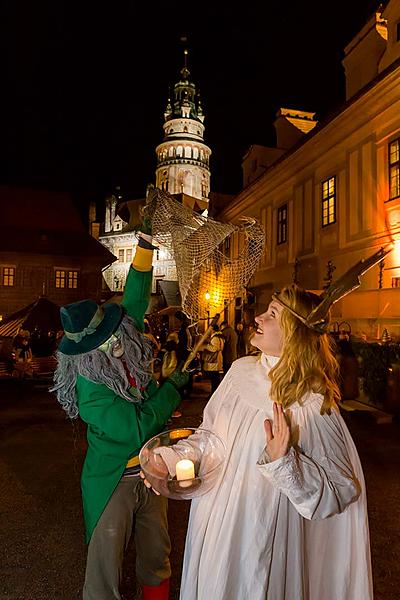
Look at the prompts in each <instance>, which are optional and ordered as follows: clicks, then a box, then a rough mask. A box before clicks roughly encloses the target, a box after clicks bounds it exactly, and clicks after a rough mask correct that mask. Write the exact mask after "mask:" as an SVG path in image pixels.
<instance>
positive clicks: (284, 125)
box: [274, 108, 318, 150]
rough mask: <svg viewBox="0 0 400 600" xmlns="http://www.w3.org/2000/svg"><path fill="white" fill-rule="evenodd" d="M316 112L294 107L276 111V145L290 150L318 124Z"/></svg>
mask: <svg viewBox="0 0 400 600" xmlns="http://www.w3.org/2000/svg"><path fill="white" fill-rule="evenodd" d="M314 115H315V113H313V112H307V111H305V110H297V109H292V108H280V109H279V110H278V112H277V113H276V119H275V122H274V127H275V130H276V147H277V148H279V149H282V150H290V148H292V147H293V146H294V145H295V144H297V142H298V141H299V140H300V139H301V138H302V137H303V136H304V135H305V134H307V133H309V132H310V131H311V130H312V129H314V127H315V126H316V125H317V123H318V121H315V120H314Z"/></svg>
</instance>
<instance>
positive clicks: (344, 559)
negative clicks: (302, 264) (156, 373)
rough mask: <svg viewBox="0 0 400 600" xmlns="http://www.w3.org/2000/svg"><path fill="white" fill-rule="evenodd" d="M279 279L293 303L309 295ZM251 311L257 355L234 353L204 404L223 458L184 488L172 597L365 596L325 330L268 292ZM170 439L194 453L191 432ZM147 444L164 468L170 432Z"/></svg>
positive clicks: (352, 468) (357, 474)
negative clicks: (213, 472) (197, 485)
mask: <svg viewBox="0 0 400 600" xmlns="http://www.w3.org/2000/svg"><path fill="white" fill-rule="evenodd" d="M285 290H289V291H286V292H285ZM285 290H283V291H282V292H281V294H280V296H279V297H280V298H281V299H282V298H283V299H284V300H285V301H286V302H287V303H288V304H287V306H288V305H289V304H290V305H291V306H292V308H294V309H295V310H296V311H299V312H300V313H302V314H303V315H306V314H307V311H310V310H311V309H312V307H313V306H314V305H315V303H316V302H317V300H316V299H317V298H318V297H316V296H315V295H314V294H310V293H308V292H302V291H301V290H300V288H298V287H297V286H294V285H292V286H289V287H288V288H285ZM290 290H291V291H290ZM283 313H284V314H283ZM256 322H257V324H258V329H257V332H256V334H255V336H254V338H253V341H252V343H253V345H254V346H256V347H258V348H259V349H260V350H261V351H262V352H263V353H262V355H261V357H255V356H248V357H244V358H241V359H239V360H237V361H235V362H234V363H233V365H232V367H231V369H230V370H229V372H228V373H227V375H226V376H225V378H224V379H223V381H222V383H221V385H220V386H219V388H218V389H217V391H216V392H215V393H214V395H213V396H212V397H211V399H210V401H209V402H208V404H207V406H206V408H205V411H204V419H203V423H202V425H201V427H202V428H205V429H209V430H212V431H213V432H215V433H216V434H217V435H219V436H220V437H221V439H222V440H223V441H224V443H225V445H226V463H225V467H224V471H223V473H222V475H221V477H220V479H219V481H218V483H217V484H216V485H215V487H214V488H213V489H212V490H211V491H210V492H208V493H207V494H206V495H204V496H201V497H199V498H197V499H194V500H192V504H191V510H190V518H189V526H188V532H187V538H186V546H185V554H184V564H183V574H182V583H181V592H180V599H181V600H371V599H372V597H373V592H372V577H371V563H370V546H369V532H368V517H367V505H366V493H365V484H364V477H363V473H362V468H361V465H360V461H359V458H358V454H357V450H356V448H355V445H354V442H353V440H352V438H351V436H350V433H349V431H348V429H347V426H346V424H345V423H344V421H343V419H342V417H341V415H340V413H339V410H338V409H337V406H336V403H335V399H337V397H338V388H337V385H336V384H335V383H334V382H332V381H331V379H332V377H333V371H334V370H335V368H334V367H335V359H334V357H333V354H332V353H331V351H330V349H329V342H328V339H327V336H326V334H322V335H321V334H320V333H316V332H314V331H311V330H309V329H308V328H306V326H305V325H304V324H303V323H301V321H299V319H297V318H296V317H295V316H294V315H293V311H292V314H291V313H290V312H289V311H288V310H285V309H284V308H283V306H282V305H281V304H280V302H278V301H277V300H276V299H275V300H273V301H272V302H271V304H270V306H269V308H268V310H267V312H266V313H264V314H263V315H260V316H259V317H257V318H256ZM313 353H314V355H313ZM293 357H294V358H293ZM310 359H312V360H310ZM307 365H308V366H307ZM279 368H280V371H279ZM270 372H271V377H270V376H269V375H270ZM282 373H286V379H285V378H283V377H282ZM299 373H301V375H299ZM285 382H286V383H285ZM274 385H275V388H274ZM305 390H306V391H305ZM299 392H301V395H300V396H299V397H300V402H298V401H297V400H293V399H294V398H296V394H298V393H299ZM321 392H322V393H321ZM277 393H278V394H279V397H278V398H277ZM279 399H280V403H279V404H278V403H274V400H279ZM283 408H285V409H286V410H285V413H284V412H283ZM289 427H290V432H289ZM289 433H290V442H289ZM192 438H193V439H192ZM181 443H184V444H185V445H186V444H188V443H189V444H192V446H193V459H194V460H196V458H198V457H196V440H195V435H194V436H192V437H191V438H189V439H188V440H187V441H185V442H181ZM159 452H160V453H161V454H162V456H163V458H164V461H165V463H166V465H167V467H168V469H169V471H170V473H171V475H174V474H175V465H176V462H177V461H178V460H179V459H180V458H181V456H180V455H179V444H178V445H177V446H174V448H167V449H165V448H163V449H160V450H159ZM185 457H186V458H187V456H185Z"/></svg>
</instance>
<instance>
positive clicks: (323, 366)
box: [269, 284, 340, 414]
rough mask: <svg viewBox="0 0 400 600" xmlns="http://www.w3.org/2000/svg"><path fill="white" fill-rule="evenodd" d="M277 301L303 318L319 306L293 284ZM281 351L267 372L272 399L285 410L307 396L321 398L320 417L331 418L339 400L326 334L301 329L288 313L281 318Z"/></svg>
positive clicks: (314, 297) (335, 369)
mask: <svg viewBox="0 0 400 600" xmlns="http://www.w3.org/2000/svg"><path fill="white" fill-rule="evenodd" d="M279 298H280V299H282V301H283V302H284V303H285V304H286V305H287V306H289V307H290V308H291V309H293V310H294V311H296V312H297V313H298V314H300V315H301V316H303V317H306V316H307V315H308V314H309V313H310V311H311V310H312V309H313V308H314V307H315V306H317V305H318V303H319V297H318V296H317V295H316V294H313V293H312V292H307V291H305V290H303V289H302V288H300V287H299V286H297V285H295V284H291V285H288V286H286V287H285V288H283V290H282V291H281V292H280V294H279ZM280 324H281V328H282V333H283V347H282V353H281V358H280V360H279V362H278V363H277V364H276V365H275V367H274V368H273V369H271V371H270V374H269V376H270V379H271V381H272V386H271V397H272V399H273V400H275V401H276V402H278V403H280V404H282V406H283V407H284V408H288V407H289V406H291V405H292V404H294V403H295V402H299V403H300V404H301V399H302V398H303V396H304V395H305V394H307V393H308V392H316V393H318V394H322V395H323V396H324V402H323V404H322V407H321V414H324V413H328V414H330V412H331V408H332V406H333V405H334V403H335V402H337V401H338V400H339V398H340V391H339V386H338V383H337V379H338V373H339V365H338V362H337V360H336V358H335V355H334V352H333V348H334V343H333V341H332V340H331V339H330V338H329V336H328V335H327V334H326V333H323V334H320V333H317V332H315V331H313V330H311V329H309V328H308V327H306V325H304V324H303V323H302V322H301V321H300V319H297V318H296V317H295V316H294V315H293V314H292V313H291V312H290V311H289V310H286V309H285V308H283V310H282V312H281V315H280Z"/></svg>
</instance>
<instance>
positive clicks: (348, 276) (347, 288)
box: [272, 246, 392, 333]
mask: <svg viewBox="0 0 400 600" xmlns="http://www.w3.org/2000/svg"><path fill="white" fill-rule="evenodd" d="M391 250H392V246H390V248H388V249H384V248H381V249H380V250H378V252H375V254H373V255H372V256H370V257H369V258H362V259H361V260H360V261H359V262H358V263H356V264H355V265H353V266H352V267H351V268H350V269H349V270H348V271H346V273H345V274H344V275H342V277H340V278H339V279H338V280H337V281H334V282H332V283H331V284H330V286H329V287H328V288H327V289H326V290H325V291H324V292H323V293H322V294H320V296H319V298H320V302H319V303H318V305H317V306H316V307H315V308H313V309H312V311H311V312H310V313H309V314H308V315H307V316H306V317H303V316H302V315H299V314H298V313H297V312H296V311H295V310H293V308H291V307H290V306H288V305H287V304H286V303H285V302H284V301H283V300H282V299H281V298H280V292H275V294H273V295H272V298H273V299H274V300H276V301H277V302H279V304H281V305H282V306H283V307H284V308H286V309H287V310H288V311H289V312H291V313H292V315H294V316H295V317H297V318H298V319H299V320H300V321H301V322H302V323H304V325H306V327H308V328H309V329H312V330H313V331H315V332H317V333H326V330H327V327H328V324H329V310H330V308H331V306H332V305H333V304H335V302H337V301H338V300H340V299H341V298H343V297H344V296H347V294H350V292H352V291H353V290H355V289H356V288H358V287H359V285H360V284H361V281H360V277H361V275H363V274H364V273H365V272H366V271H368V270H369V269H370V268H371V267H373V266H374V265H376V264H377V263H379V262H380V261H381V260H382V259H383V258H385V256H386V255H387V254H388V253H389V252H391Z"/></svg>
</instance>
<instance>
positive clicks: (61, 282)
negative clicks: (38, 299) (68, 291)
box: [56, 269, 65, 288]
mask: <svg viewBox="0 0 400 600" xmlns="http://www.w3.org/2000/svg"><path fill="white" fill-rule="evenodd" d="M56 288H65V271H61V270H60V269H56Z"/></svg>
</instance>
